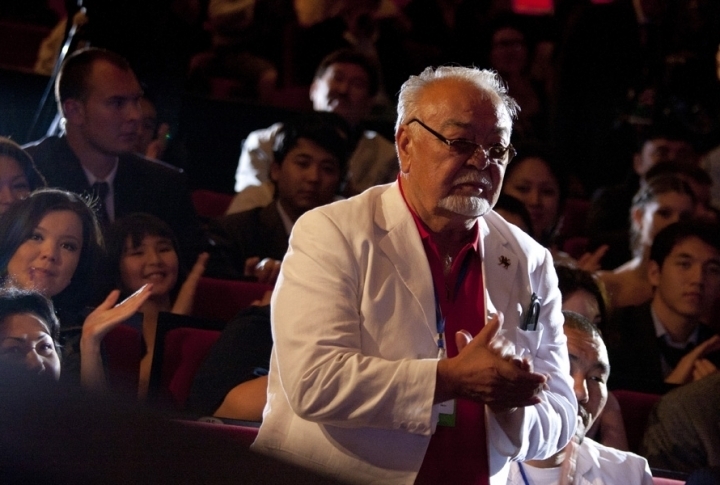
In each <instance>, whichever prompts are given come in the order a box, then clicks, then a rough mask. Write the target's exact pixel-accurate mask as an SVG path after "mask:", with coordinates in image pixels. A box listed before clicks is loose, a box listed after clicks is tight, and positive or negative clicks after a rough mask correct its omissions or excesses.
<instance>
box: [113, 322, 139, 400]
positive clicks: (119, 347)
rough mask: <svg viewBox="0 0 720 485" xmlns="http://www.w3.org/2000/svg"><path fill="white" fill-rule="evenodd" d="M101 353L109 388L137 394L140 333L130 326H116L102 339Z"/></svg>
mask: <svg viewBox="0 0 720 485" xmlns="http://www.w3.org/2000/svg"><path fill="white" fill-rule="evenodd" d="M103 351H104V354H105V362H106V363H107V374H108V382H109V384H110V386H111V387H113V388H116V389H121V390H123V391H128V392H132V393H133V394H134V393H137V387H138V376H139V373H140V359H141V358H142V352H143V343H142V332H140V330H139V329H137V328H135V327H133V326H130V325H125V324H121V325H118V326H117V327H115V328H113V329H112V330H110V331H109V332H108V334H107V335H106V336H105V338H104V339H103Z"/></svg>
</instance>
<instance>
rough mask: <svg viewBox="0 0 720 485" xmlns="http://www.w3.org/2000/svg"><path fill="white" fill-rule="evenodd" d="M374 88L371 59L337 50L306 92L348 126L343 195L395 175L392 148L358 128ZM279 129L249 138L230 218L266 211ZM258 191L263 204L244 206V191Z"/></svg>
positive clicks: (316, 106) (316, 104) (375, 76)
mask: <svg viewBox="0 0 720 485" xmlns="http://www.w3.org/2000/svg"><path fill="white" fill-rule="evenodd" d="M378 83H379V80H378V71H377V67H376V66H375V64H374V63H373V62H372V61H371V60H370V59H368V58H367V57H365V56H364V55H362V54H360V53H358V52H355V51H351V50H341V51H336V52H333V53H332V54H330V55H328V56H327V57H326V58H325V59H323V61H322V62H321V63H320V65H319V67H318V69H317V72H316V73H315V80H314V81H313V84H312V86H311V87H310V98H311V99H312V101H313V108H314V109H315V111H329V112H331V113H336V114H338V115H340V116H342V117H343V118H344V119H345V120H346V121H347V122H348V123H349V125H350V133H351V135H350V141H351V145H352V146H353V147H354V149H353V153H352V155H351V156H350V160H349V162H348V177H347V179H348V184H347V186H346V187H345V193H347V194H355V193H358V192H362V191H363V190H365V189H367V188H368V187H371V186H373V185H376V184H381V183H385V182H390V181H392V180H393V179H394V178H395V176H396V175H397V170H398V165H397V154H396V153H395V147H394V146H393V144H392V143H390V142H389V141H387V140H386V139H385V138H383V137H382V136H380V135H379V134H378V133H376V132H374V131H369V130H365V129H364V128H363V127H362V121H363V119H364V118H365V117H366V116H367V115H368V113H369V110H370V107H371V105H372V98H373V96H375V95H376V94H377V90H378V85H379V84H378ZM281 127H282V123H276V124H274V125H272V126H270V127H269V128H266V129H263V130H257V131H254V132H252V133H250V134H249V135H248V137H247V139H246V140H245V143H244V144H243V148H242V153H241V154H240V162H239V163H238V168H237V173H236V174H235V191H236V192H239V194H238V195H237V196H236V197H235V200H233V203H232V204H231V206H230V208H229V209H228V214H230V213H233V212H241V211H243V210H247V209H252V208H253V207H258V206H264V205H267V204H269V203H270V201H271V200H272V194H273V186H272V185H271V183H270V181H269V173H270V165H271V163H272V161H273V154H272V147H273V144H274V139H275V137H276V136H277V133H278V132H279V130H280V129H281ZM258 185H261V186H262V187H263V189H265V190H264V192H265V194H264V199H263V200H257V201H256V202H255V203H247V202H245V200H244V198H245V196H244V194H243V191H244V190H245V189H246V188H248V187H251V186H258ZM253 196H257V194H253Z"/></svg>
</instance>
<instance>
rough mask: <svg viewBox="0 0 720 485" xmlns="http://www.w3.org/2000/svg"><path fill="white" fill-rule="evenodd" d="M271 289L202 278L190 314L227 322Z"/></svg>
mask: <svg viewBox="0 0 720 485" xmlns="http://www.w3.org/2000/svg"><path fill="white" fill-rule="evenodd" d="M272 289H273V287H272V286H271V285H267V284H263V283H254V282H252V281H233V280H221V279H216V278H207V277H202V278H200V281H199V282H198V286H197V289H196V291H195V301H194V304H193V312H192V314H193V316H195V317H200V318H207V319H211V320H222V321H224V322H227V321H229V320H230V319H231V318H233V317H234V316H235V315H237V313H238V312H239V311H240V310H242V309H244V308H247V307H249V306H250V304H251V303H252V302H253V301H255V300H259V299H261V298H262V297H263V295H265V292H266V291H270V290H272Z"/></svg>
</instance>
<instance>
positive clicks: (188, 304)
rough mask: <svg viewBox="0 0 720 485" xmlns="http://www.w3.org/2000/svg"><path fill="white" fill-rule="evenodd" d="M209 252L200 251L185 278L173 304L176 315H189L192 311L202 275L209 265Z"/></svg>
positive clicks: (172, 311)
mask: <svg viewBox="0 0 720 485" xmlns="http://www.w3.org/2000/svg"><path fill="white" fill-rule="evenodd" d="M209 257H210V254H209V253H200V255H199V256H198V258H197V261H195V264H194V265H193V267H192V269H191V270H190V273H189V274H188V275H187V278H185V282H184V283H183V285H182V286H181V287H180V292H179V293H178V296H177V298H176V299H175V303H174V304H173V307H172V310H171V313H175V314H176V315H189V314H190V312H192V307H193V302H194V301H195V290H196V289H197V285H198V282H199V281H200V277H201V276H202V275H203V273H204V272H205V266H206V265H207V262H208V258H209Z"/></svg>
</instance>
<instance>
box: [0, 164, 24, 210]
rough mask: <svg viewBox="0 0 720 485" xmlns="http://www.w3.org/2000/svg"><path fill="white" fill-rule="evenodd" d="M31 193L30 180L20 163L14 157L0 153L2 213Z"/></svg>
mask: <svg viewBox="0 0 720 485" xmlns="http://www.w3.org/2000/svg"><path fill="white" fill-rule="evenodd" d="M28 194H30V182H29V181H28V179H27V177H26V176H25V172H23V170H22V167H21V166H20V164H19V163H18V162H17V161H16V160H15V159H14V158H12V157H9V156H7V155H0V214H2V213H4V212H5V211H6V210H8V207H10V204H12V203H13V202H15V201H16V200H19V199H23V198H25V197H27V196H28Z"/></svg>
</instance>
